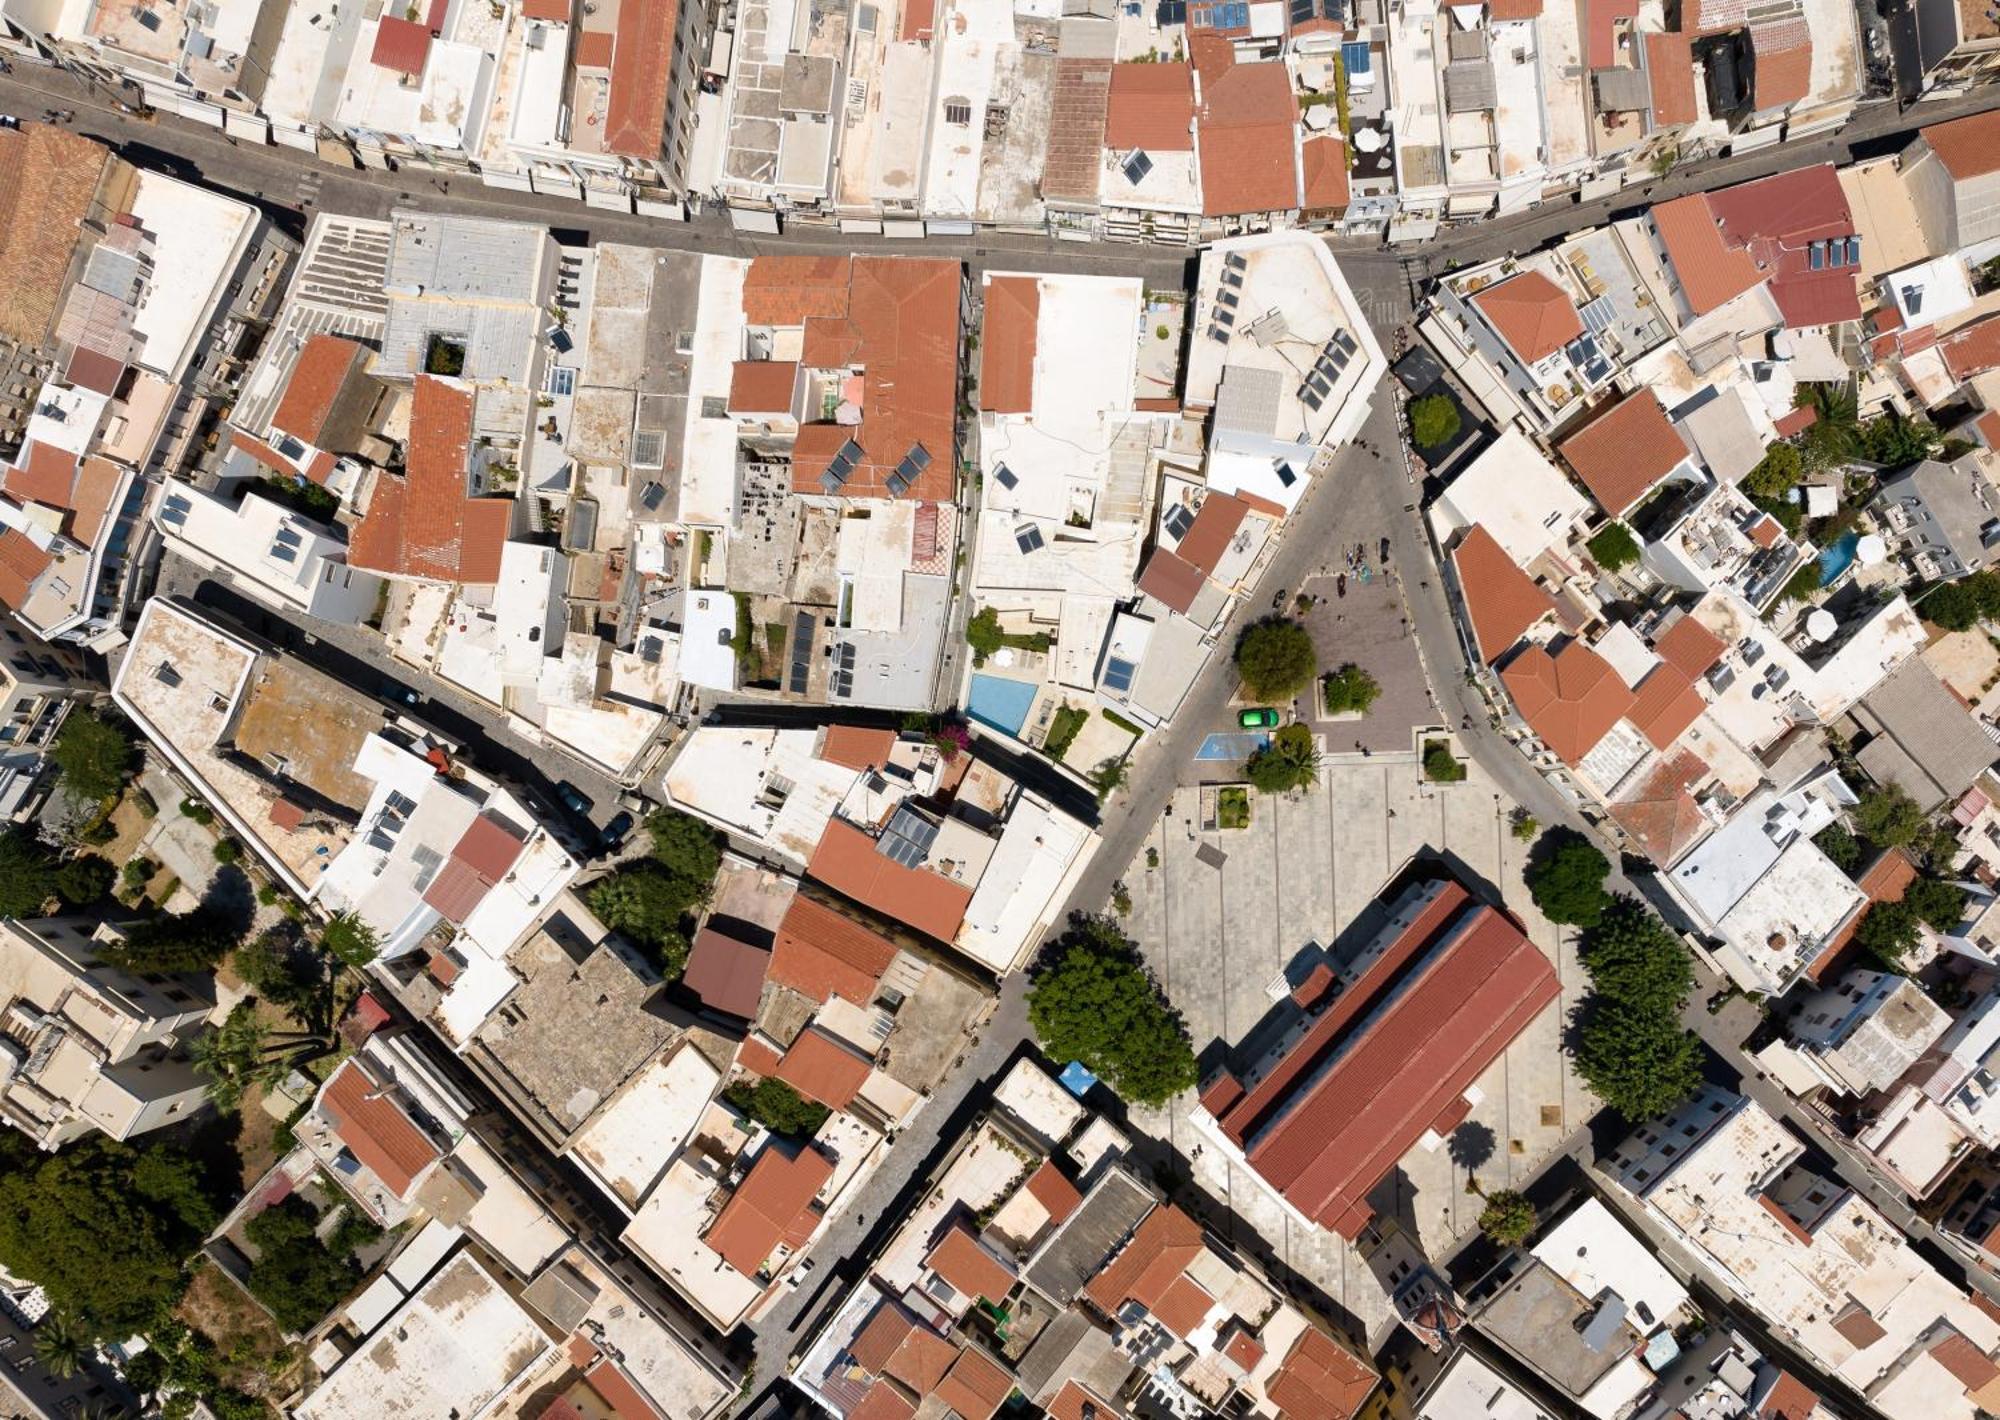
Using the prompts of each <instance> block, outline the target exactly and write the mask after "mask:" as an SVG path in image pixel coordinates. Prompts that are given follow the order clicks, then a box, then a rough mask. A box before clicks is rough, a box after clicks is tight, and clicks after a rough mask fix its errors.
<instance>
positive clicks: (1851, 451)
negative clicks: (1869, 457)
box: [1799, 380, 1862, 468]
mask: <svg viewBox="0 0 2000 1420" xmlns="http://www.w3.org/2000/svg"><path fill="white" fill-rule="evenodd" d="M1799 393H1800V395H1801V396H1802V400H1801V402H1802V403H1803V404H1804V406H1805V407H1806V408H1809V409H1811V410H1812V412H1813V413H1814V415H1815V416H1817V417H1816V418H1815V419H1814V421H1813V425H1812V427H1811V428H1810V429H1808V430H1806V434H1805V439H1804V447H1803V449H1802V452H1803V453H1804V454H1805V455H1806V458H1807V462H1808V463H1810V464H1811V465H1812V466H1813V467H1815V468H1827V467H1830V466H1832V465H1834V464H1838V463H1845V462H1846V461H1847V460H1849V459H1851V458H1854V457H1855V456H1857V455H1858V454H1860V453H1861V450H1862V440H1861V412H1860V397H1859V395H1858V394H1857V393H1856V391H1855V388H1854V382H1853V381H1852V380H1841V381H1838V382H1836V383H1830V384H1809V385H1805V386H1802V387H1801V389H1800V391H1799Z"/></svg>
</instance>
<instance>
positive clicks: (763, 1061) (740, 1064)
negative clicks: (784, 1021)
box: [736, 1032, 783, 1080]
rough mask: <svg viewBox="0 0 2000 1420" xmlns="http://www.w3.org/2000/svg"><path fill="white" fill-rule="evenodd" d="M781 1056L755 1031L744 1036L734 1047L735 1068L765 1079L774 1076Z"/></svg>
mask: <svg viewBox="0 0 2000 1420" xmlns="http://www.w3.org/2000/svg"><path fill="white" fill-rule="evenodd" d="M782 1058H783V1057H782V1056H780V1055H779V1054H778V1051H777V1048H776V1047H775V1046H773V1045H772V1044H771V1043H770V1042H769V1041H767V1040H766V1039H764V1037H763V1036H761V1035H758V1034H756V1033H755V1032H752V1033H751V1034H750V1035H747V1036H745V1037H744V1038H743V1043H742V1044H741V1045H739V1046H737V1047H736V1064H737V1068H739V1069H743V1070H748V1071H749V1072H750V1073H751V1074H753V1075H761V1076H763V1077H764V1078H765V1079H767V1080H768V1079H772V1078H774V1077H776V1075H777V1073H778V1061H779V1060H780V1059H782Z"/></svg>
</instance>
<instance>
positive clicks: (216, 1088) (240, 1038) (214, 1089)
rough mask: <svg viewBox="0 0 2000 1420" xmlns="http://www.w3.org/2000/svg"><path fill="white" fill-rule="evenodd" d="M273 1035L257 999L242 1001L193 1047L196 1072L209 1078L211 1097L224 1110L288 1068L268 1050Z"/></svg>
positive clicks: (199, 1037) (216, 1105)
mask: <svg viewBox="0 0 2000 1420" xmlns="http://www.w3.org/2000/svg"><path fill="white" fill-rule="evenodd" d="M268 1045H269V1038H268V1037H267V1035H266V1034H265V1031H264V1026H263V1023H262V1022H261V1021H259V1020H258V1019H257V1006H256V1003H255V1002H253V1001H240V1002H238V1003H237V1005H236V1006H235V1008H234V1009H233V1010H231V1011H230V1013H229V1015H228V1017H227V1019H225V1020H224V1021H223V1023H222V1024H221V1025H219V1026H217V1027H216V1028H215V1029H214V1030H212V1031H209V1032H208V1033H207V1034H206V1035H200V1036H196V1037H195V1039H194V1043H193V1044H192V1045H191V1046H190V1047H189V1054H190V1055H191V1056H192V1058H193V1060H194V1068H195V1071H196V1072H197V1073H198V1074H200V1075H201V1076H202V1077H203V1078H204V1079H206V1080H207V1081H208V1097H209V1099H210V1100H211V1101H212V1102H213V1103H214V1105H215V1107H216V1108H217V1109H219V1110H222V1111H223V1112H224V1113H229V1112H232V1111H234V1110H235V1109H236V1107H237V1106H238V1105H240V1104H242V1103H243V1096H244V1094H245V1093H246V1092H247V1091H248V1090H249V1089H250V1087H251V1086H252V1085H256V1084H268V1083H269V1082H270V1081H271V1079H272V1077H273V1076H274V1075H276V1076H279V1077H282V1075H283V1069H284V1067H283V1066H282V1065H280V1064H279V1063H278V1062H276V1061H275V1060H273V1059H272V1058H271V1057H270V1055H269V1053H268Z"/></svg>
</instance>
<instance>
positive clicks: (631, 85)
mask: <svg viewBox="0 0 2000 1420" xmlns="http://www.w3.org/2000/svg"><path fill="white" fill-rule="evenodd" d="M679 19H680V5H679V4H678V3H677V0H621V3H620V4H619V6H618V38H617V42H616V44H615V46H614V47H613V49H612V52H611V95H610V98H609V101H608V103H607V105H606V108H605V113H604V151H605V152H607V153H615V154H617V155H618V156H619V157H621V158H638V159H641V160H651V159H654V158H657V157H659V156H660V152H661V149H662V147H663V145H664V144H665V141H666V128H667V87H668V85H669V83H670V82H671V81H672V79H673V65H674V55H675V53H676V51H677V50H678V48H679V47H678V46H677V45H676V44H675V43H674V27H675V25H676V23H677V22H678V21H679Z"/></svg>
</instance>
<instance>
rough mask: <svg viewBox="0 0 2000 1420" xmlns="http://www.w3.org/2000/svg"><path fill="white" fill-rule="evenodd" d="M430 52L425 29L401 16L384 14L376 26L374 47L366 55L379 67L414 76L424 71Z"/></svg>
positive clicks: (429, 33)
mask: <svg viewBox="0 0 2000 1420" xmlns="http://www.w3.org/2000/svg"><path fill="white" fill-rule="evenodd" d="M430 53H431V32H430V31H429V30H428V29H426V28H425V27H424V26H422V25H420V24H418V23H417V22H416V21H415V20H406V19H404V18H403V17H402V16H401V15H384V16H383V17H382V18H381V20H380V21H379V22H378V23H377V25H376V29H375V48H374V49H373V50H372V51H371V52H370V53H369V56H368V58H369V62H370V63H372V64H375V65H377V66H378V67H380V68H383V69H393V70H395V71H396V72H397V73H398V74H408V75H410V76H411V77H412V78H416V77H418V76H420V75H422V74H423V72H424V61H425V60H427V59H429V58H430Z"/></svg>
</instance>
